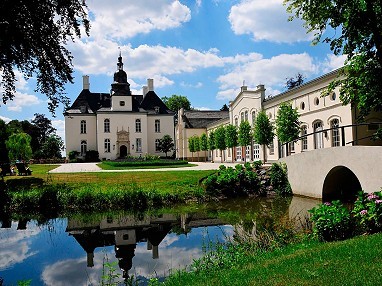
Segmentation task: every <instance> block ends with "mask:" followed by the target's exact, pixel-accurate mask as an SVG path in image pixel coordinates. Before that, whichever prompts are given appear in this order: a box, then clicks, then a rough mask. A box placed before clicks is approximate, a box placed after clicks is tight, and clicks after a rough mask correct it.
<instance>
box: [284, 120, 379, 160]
mask: <svg viewBox="0 0 382 286" xmlns="http://www.w3.org/2000/svg"><path fill="white" fill-rule="evenodd" d="M370 125H377V126H382V122H369V123H357V124H349V125H342V126H336V127H332V128H326V129H322V130H319V131H314V132H312V133H308V134H305V135H302V136H300V137H298V138H296V139H295V140H292V141H289V142H286V143H283V144H280V148H279V157H280V158H283V157H284V153H285V155H286V156H289V155H291V153H293V152H291V151H290V146H291V143H296V142H302V139H304V138H308V137H310V136H315V134H320V133H322V134H327V133H328V132H331V131H332V130H340V138H341V144H340V145H338V146H346V145H350V144H351V145H352V146H354V145H358V141H361V140H364V139H371V138H373V137H374V136H375V135H376V133H374V134H373V135H369V136H365V137H362V138H356V139H355V140H352V141H349V142H346V140H345V129H346V128H353V127H359V126H370ZM325 137H326V135H325ZM313 141H314V139H313ZM338 146H330V147H325V148H332V147H338ZM321 148H324V147H321ZM321 148H313V149H310V150H316V149H321ZM284 150H285V152H284ZM310 150H309V149H306V150H303V152H306V151H310Z"/></svg>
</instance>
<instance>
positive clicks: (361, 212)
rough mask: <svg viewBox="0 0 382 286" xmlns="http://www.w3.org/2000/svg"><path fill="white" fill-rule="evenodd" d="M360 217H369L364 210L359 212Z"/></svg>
mask: <svg viewBox="0 0 382 286" xmlns="http://www.w3.org/2000/svg"><path fill="white" fill-rule="evenodd" d="M359 214H360V215H367V210H362V211H360V212H359Z"/></svg>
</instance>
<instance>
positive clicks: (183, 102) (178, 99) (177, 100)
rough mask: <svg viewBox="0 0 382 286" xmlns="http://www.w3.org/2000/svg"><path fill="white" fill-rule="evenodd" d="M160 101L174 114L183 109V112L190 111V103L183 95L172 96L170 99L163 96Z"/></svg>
mask: <svg viewBox="0 0 382 286" xmlns="http://www.w3.org/2000/svg"><path fill="white" fill-rule="evenodd" d="M162 100H163V102H164V104H166V106H167V107H168V108H169V109H170V110H172V111H175V112H178V110H179V109H181V108H184V109H185V110H190V109H191V102H190V101H189V100H188V98H187V97H185V96H183V95H176V94H173V95H171V96H170V97H167V96H164V97H162Z"/></svg>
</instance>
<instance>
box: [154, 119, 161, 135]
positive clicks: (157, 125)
mask: <svg viewBox="0 0 382 286" xmlns="http://www.w3.org/2000/svg"><path fill="white" fill-rule="evenodd" d="M155 133H160V120H159V119H156V120H155Z"/></svg>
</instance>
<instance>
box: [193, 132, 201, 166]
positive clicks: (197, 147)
mask: <svg viewBox="0 0 382 286" xmlns="http://www.w3.org/2000/svg"><path fill="white" fill-rule="evenodd" d="M194 148H195V152H196V153H197V155H198V161H199V160H200V157H199V152H200V138H199V136H196V135H194Z"/></svg>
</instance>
